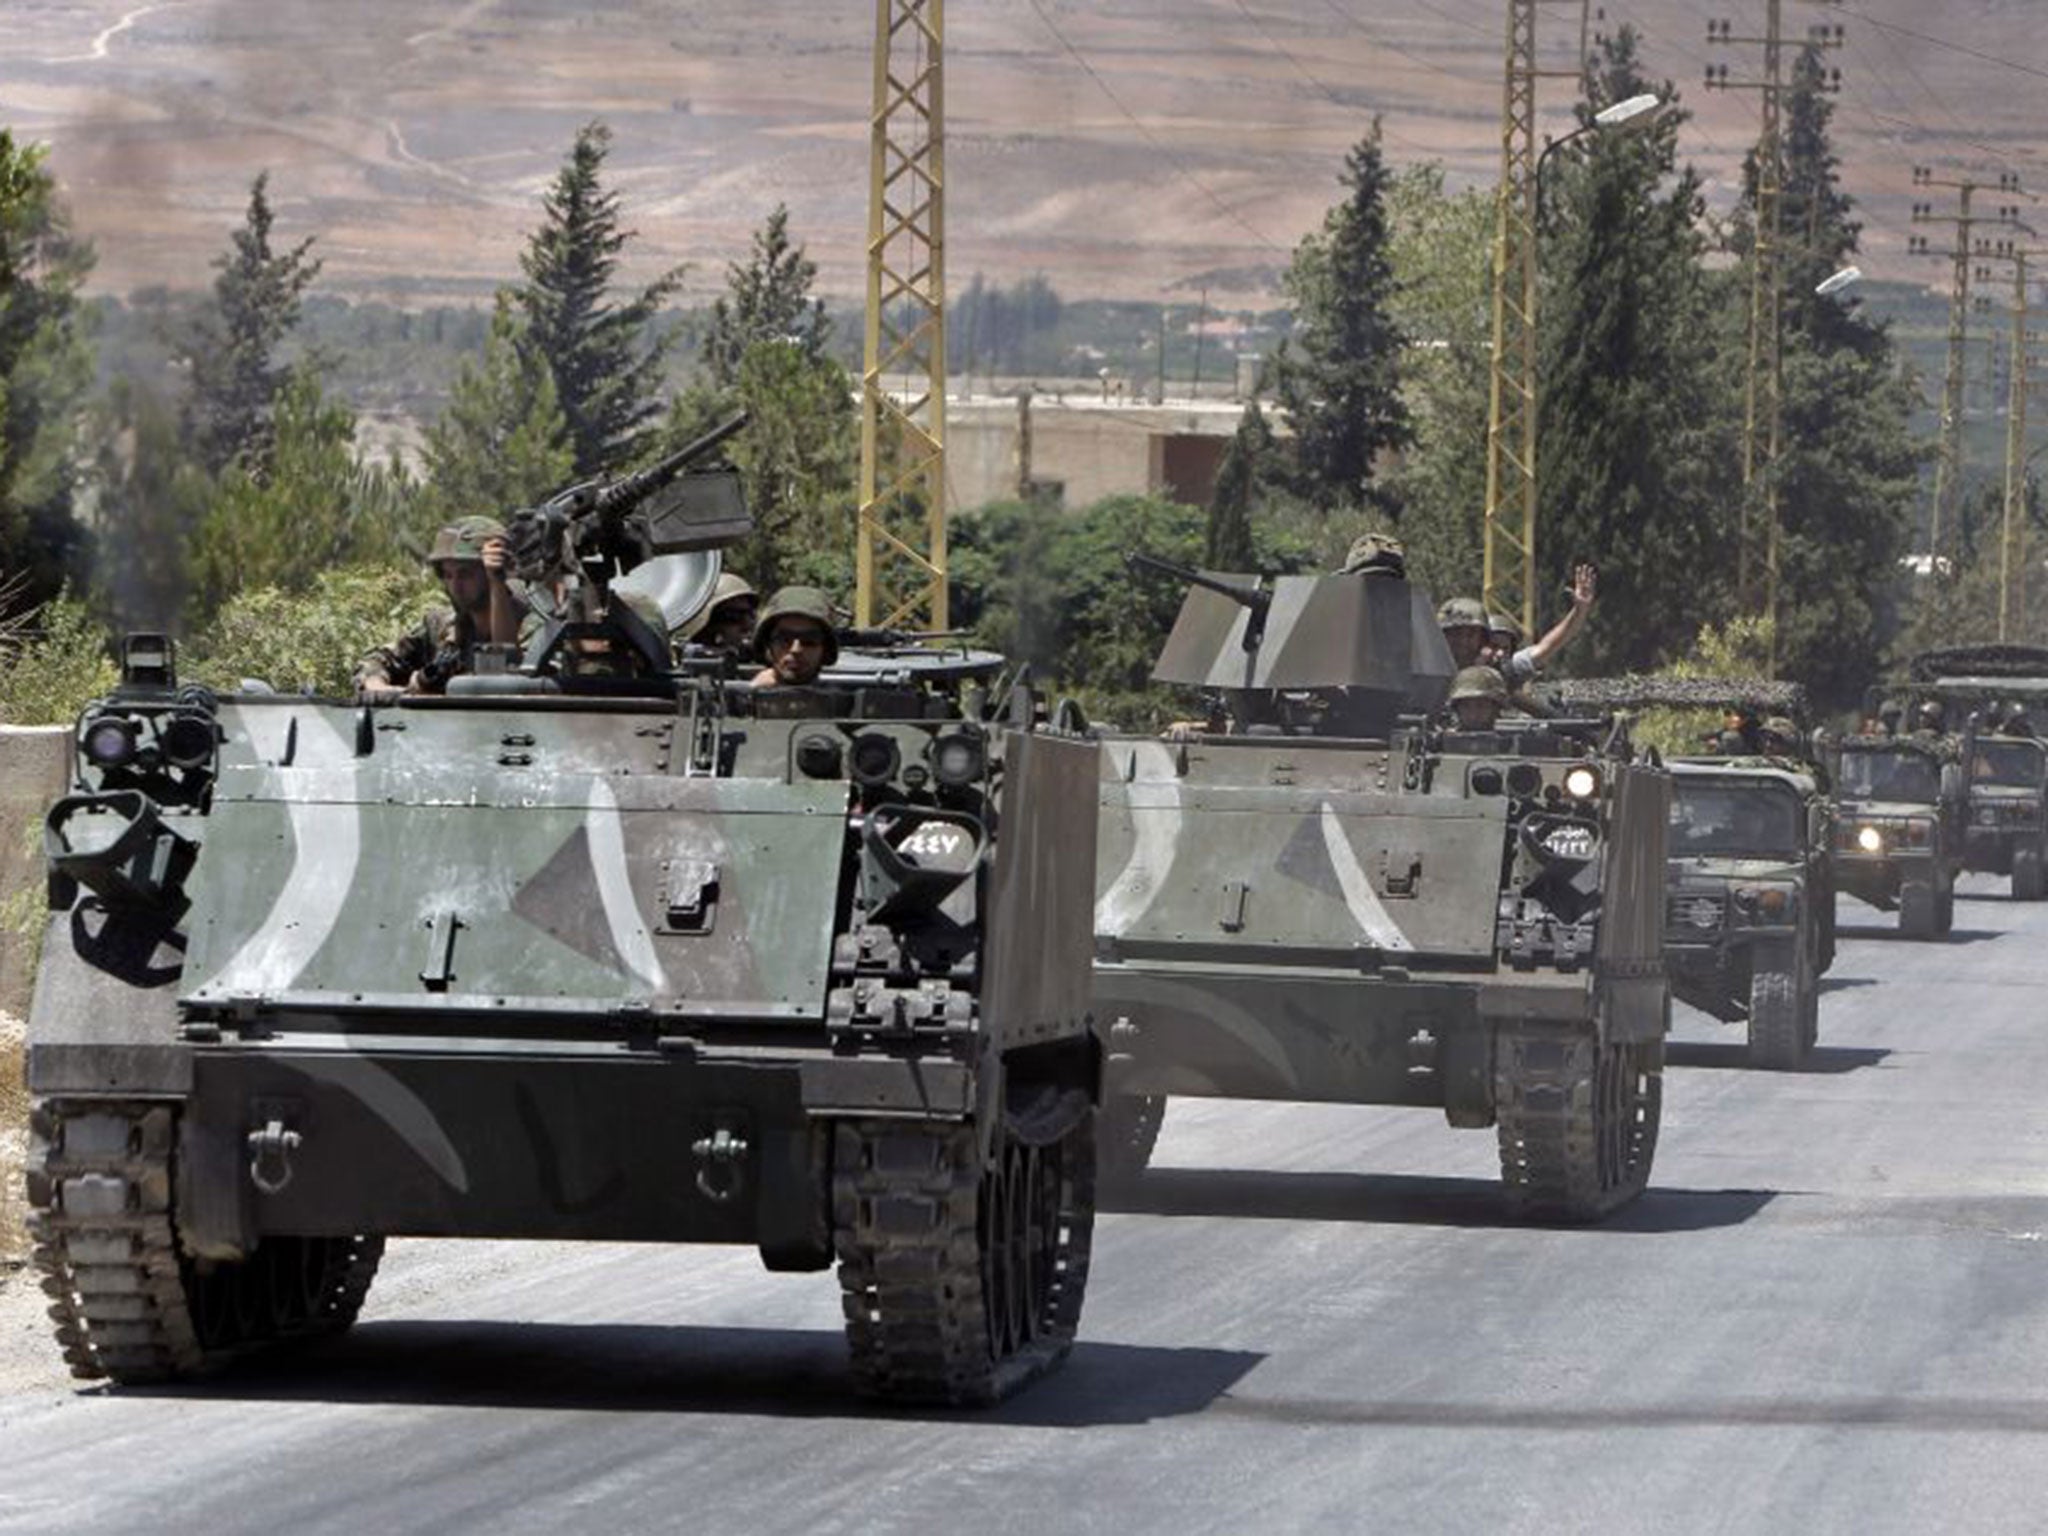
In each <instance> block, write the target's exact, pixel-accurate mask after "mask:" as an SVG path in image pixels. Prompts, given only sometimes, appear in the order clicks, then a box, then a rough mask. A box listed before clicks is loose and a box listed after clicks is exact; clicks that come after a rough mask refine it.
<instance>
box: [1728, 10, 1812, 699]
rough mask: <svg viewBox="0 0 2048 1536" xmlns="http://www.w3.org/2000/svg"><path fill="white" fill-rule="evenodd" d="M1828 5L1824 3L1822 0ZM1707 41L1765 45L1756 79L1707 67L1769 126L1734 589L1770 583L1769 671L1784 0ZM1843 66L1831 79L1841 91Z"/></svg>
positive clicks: (1776, 518) (1760, 141) (1759, 190)
mask: <svg viewBox="0 0 2048 1536" xmlns="http://www.w3.org/2000/svg"><path fill="white" fill-rule="evenodd" d="M1824 3H1826V0H1824ZM1844 39H1845V33H1844V31H1843V29H1842V27H1841V26H1840V25H1839V24H1837V25H1832V26H1830V25H1826V24H1821V25H1816V26H1813V27H1811V28H1809V29H1808V31H1807V37H1806V44H1805V46H1807V47H1809V48H1839V47H1841V46H1842V43H1843V41H1844ZM1707 42H1708V44H1709V45H1710V46H1718V47H1761V48H1762V49H1763V69H1762V71H1761V73H1760V74H1759V75H1758V76H1757V77H1756V78H1755V79H1747V78H1743V77H1741V76H1736V77H1732V78H1731V76H1730V75H1729V72H1728V66H1727V65H1726V64H1709V65H1708V66H1707V89H1708V90H1710V91H1755V92H1756V93H1757V97H1758V99H1759V101H1760V102H1761V103H1762V126H1761V130H1760V132H1759V134H1758V137H1757V148H1756V229H1755V232H1754V237H1753V241H1752V248H1751V252H1750V262H1749V358H1748V368H1747V371H1746V374H1745V378H1744V385H1743V398H1742V523H1741V534H1740V538H1739V541H1738V544H1737V558H1736V590H1737V594H1738V598H1739V601H1740V602H1741V604H1742V606H1743V607H1744V608H1746V609H1747V608H1752V607H1755V606H1757V586H1758V584H1759V582H1758V578H1759V574H1760V575H1761V578H1762V580H1761V585H1762V587H1763V594H1762V605H1761V610H1760V611H1761V612H1762V614H1763V616H1764V617H1765V618H1766V619H1768V620H1770V621H1771V622H1770V626H1769V639H1768V640H1767V642H1766V645H1767V670H1768V671H1769V672H1770V673H1771V674H1773V675H1775V673H1776V671H1777V658H1778V640H1777V617H1778V551H1779V545H1780V542H1781V539H1782V533H1783V519H1782V517H1781V515H1780V508H1779V502H1778V497H1779V485H1778V478H1779V477H1778V461H1779V458H1780V455H1781V452H1782V450H1783V447H1784V433H1785V360H1784V340H1785V272H1784V246H1785V238H1784V237H1785V231H1784V191H1785V138H1784V130H1783V121H1784V97H1785V94H1786V93H1787V92H1788V91H1789V90H1790V89H1791V86H1790V85H1788V84H1787V83H1786V80H1785V49H1786V42H1785V34H1784V3H1783V0H1766V4H1765V8H1764V30H1763V34H1762V35H1761V36H1756V37H1752V36H1747V35H1739V34H1737V32H1736V31H1735V23H1734V22H1732V21H1728V20H1724V19H1718V18H1717V19H1715V20H1711V21H1709V22H1708V23H1707ZM1841 84H1842V72H1841V71H1840V70H1835V71H1834V72H1833V73H1832V75H1831V77H1830V79H1829V83H1828V88H1829V89H1831V90H1840V89H1841Z"/></svg>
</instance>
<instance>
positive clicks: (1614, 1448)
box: [0, 886, 2048, 1536]
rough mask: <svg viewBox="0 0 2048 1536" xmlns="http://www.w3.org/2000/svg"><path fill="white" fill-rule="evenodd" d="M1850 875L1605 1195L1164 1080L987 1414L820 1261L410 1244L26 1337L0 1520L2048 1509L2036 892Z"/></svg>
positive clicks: (394, 1523) (1660, 1518) (1868, 1527)
mask: <svg viewBox="0 0 2048 1536" xmlns="http://www.w3.org/2000/svg"><path fill="white" fill-rule="evenodd" d="M1842 915H1843V919H1844V921H1845V923H1847V924H1850V925H1852V926H1851V927H1850V928H1849V930H1848V937H1847V941H1846V942H1845V944H1844V945H1843V949H1842V955H1841V959H1840V962H1839V964H1838V966H1837V968H1836V970H1835V973H1834V975H1833V976H1832V978H1831V979H1830V981H1829V990H1828V992H1827V996H1826V999H1825V1002H1824V1004H1823V1008H1822V1017H1821V1042H1822V1049H1821V1052H1820V1054H1819V1056H1818V1058H1817V1061H1816V1070H1814V1071H1812V1072H1810V1073H1807V1074H1803V1075H1798V1076H1777V1075H1767V1074H1761V1073H1756V1072H1750V1071H1747V1070H1745V1069H1744V1068H1743V1067H1742V1065H1741V1061H1740V1051H1739V1039H1738V1035H1737V1032H1736V1031H1734V1030H1728V1029H1724V1028H1723V1027H1721V1026H1719V1025H1715V1024H1713V1023H1711V1022H1710V1021H1707V1020H1704V1019H1701V1018H1697V1017H1694V1016H1685V1017H1683V1018H1682V1019H1681V1023H1680V1027H1679V1032H1678V1035H1677V1037H1676V1038H1675V1040H1674V1043H1673V1046H1672V1052H1671V1054H1672V1058H1673V1065H1672V1069H1671V1071H1670V1074H1669V1076H1668V1077H1667V1079H1666V1083H1667V1087H1666V1098H1667V1104H1666V1113H1665V1120H1664V1138H1663V1142H1662V1145H1661V1147H1660V1149H1659V1151H1658V1154H1657V1163H1656V1170H1655V1175H1654V1177H1653V1179H1652V1188H1651V1190H1650V1192H1649V1194H1648V1195H1647V1196H1646V1197H1645V1198H1644V1199H1643V1200H1642V1201H1640V1202H1639V1203H1638V1204H1637V1205H1636V1206H1635V1207H1633V1208H1632V1209H1631V1210H1630V1211H1629V1212H1628V1213H1626V1214H1625V1215H1624V1216H1623V1217H1622V1218H1621V1219H1619V1220H1618V1221H1616V1222H1613V1223H1611V1224H1609V1225H1608V1226H1606V1227H1603V1228H1598V1229H1586V1230H1545V1229H1541V1228H1531V1227H1520V1226H1515V1225H1512V1224H1509V1223H1508V1222H1506V1221H1504V1220H1503V1219H1502V1218H1501V1216H1500V1213H1499V1206H1498V1203H1497V1199H1496V1194H1495V1186H1494V1161H1493V1159H1494V1153H1493V1137H1492V1133H1491V1132H1454V1131H1452V1130H1450V1129H1448V1128H1447V1127H1446V1126H1445V1125H1444V1124H1443V1123H1442V1121H1441V1119H1440V1118H1439V1117H1436V1116H1433V1115H1431V1114H1429V1113H1426V1112H1423V1111H1380V1110H1353V1109H1322V1108H1297V1107H1291V1106H1267V1105H1260V1106H1254V1105H1241V1104H1225V1103H1206V1104H1205V1103H1195V1102H1188V1101H1182V1102H1179V1103H1177V1104H1176V1105H1175V1106H1174V1109H1173V1112H1172V1113H1171V1114H1170V1116H1169V1117H1168V1121H1167V1128H1166V1132H1165V1135H1164V1137H1163V1138H1162V1141H1161V1146H1160V1157H1159V1166H1158V1167H1157V1168H1156V1169H1155V1171H1154V1172H1153V1173H1152V1174H1151V1175H1150V1176H1149V1177H1148V1179H1147V1181H1146V1183H1145V1185H1144V1186H1143V1188H1142V1190H1141V1191H1140V1193H1139V1195H1138V1196H1137V1197H1136V1198H1135V1199H1134V1200H1132V1201H1130V1202H1128V1204H1127V1207H1126V1208H1124V1209H1122V1210H1119V1211H1117V1212H1115V1213H1112V1214H1109V1215H1107V1216H1106V1217H1105V1218H1104V1220H1103V1222H1102V1225H1101V1228H1100V1231H1099V1235H1098V1240H1097V1250H1096V1264H1095V1269H1094V1274H1093V1278H1092V1281H1091V1285H1090V1290H1089V1295H1088V1303H1087V1310H1086V1314H1085V1316H1084V1318H1083V1322H1082V1333H1083V1341H1082V1343H1081V1344H1080V1345H1079V1346H1078V1347H1077V1349H1076V1350H1075V1353H1074V1356H1073V1358H1072V1360H1071V1361H1070V1362H1069V1364H1068V1366H1067V1369H1066V1370H1065V1371H1064V1373H1062V1374H1061V1375H1060V1376H1058V1377H1056V1378H1054V1379H1052V1380H1050V1381H1047V1382H1045V1383H1042V1384H1041V1385H1039V1386H1038V1387H1036V1388H1034V1389H1032V1390H1031V1391H1029V1392H1028V1393H1026V1394H1025V1395H1023V1396H1022V1397H1020V1398H1018V1399H1016V1400H1014V1401H1013V1402H1012V1403H1010V1404H1009V1405H1006V1406H1005V1407H1004V1408H1003V1409H1001V1410H1000V1411H997V1412H994V1413H988V1414H978V1415H977V1414H961V1415H951V1414H944V1413H908V1412H895V1411H883V1410H876V1409H874V1408H871V1407H869V1406H867V1405H865V1404H863V1403H861V1402H859V1401H858V1400H856V1399H854V1398H852V1397H851V1396H850V1395H849V1392H848V1386H847V1379H846V1374H845V1370H844V1366H843V1363H842V1357H841V1345H840V1337H839V1332H838V1313H837V1305H838V1304H837V1291H836V1287H835V1285H834V1284H833V1282H832V1280H831V1278H830V1277H829V1276H826V1275H814V1276H771V1275H767V1274H764V1273H763V1272H762V1271H761V1270H760V1268H759V1266H758V1264H757V1262H756V1261H755V1260H754V1258H753V1257H752V1255H751V1254H750V1253H740V1252H725V1251H720V1250H708V1249H706V1250H690V1249H685V1250H674V1251H670V1250H659V1249H638V1248H616V1247H606V1248H596V1249H593V1248H575V1247H553V1246H542V1245H496V1246H490V1245H478V1244H440V1245H429V1244H419V1243H412V1244H396V1245H394V1246H393V1250H392V1253H391V1255H390V1256H389V1257H388V1258H387V1260H386V1267H385V1273H384V1275H383V1276H382V1277H380V1279H379V1282H378V1288H377V1290H376V1291H374V1292H373V1293H372V1296H371V1300H370V1305H369V1307H368V1309H367V1311H366V1313H365V1316H364V1321H363V1323H362V1324H361V1325H360V1326H359V1327H358V1329H357V1330H356V1331H355V1332H354V1333H353V1334H352V1335H350V1336H349V1337H348V1338H346V1339H345V1340H341V1341H338V1342H336V1343H335V1344H333V1345H330V1346H328V1347H327V1348H325V1349H324V1350H323V1351H322V1352H320V1353H319V1354H317V1355H315V1356H313V1357H311V1358H310V1359H302V1360H301V1361H300V1362H299V1363H298V1364H297V1365H295V1366H294V1368H293V1369H291V1370H290V1371H286V1370H284V1369H281V1368H278V1367H274V1366H273V1367H269V1368H265V1369H260V1370H244V1371H242V1372H239V1373H237V1374H234V1375H232V1376H229V1377H227V1378H224V1379H222V1380H220V1381H217V1382H214V1383H212V1384H209V1385H207V1386H205V1387H204V1388H198V1389H179V1390H176V1391H167V1392H162V1393H140V1392H128V1393H119V1394H115V1393H107V1392H102V1391H86V1392H83V1393H74V1392H72V1391H71V1390H69V1389H67V1388H64V1387H62V1386H58V1385H56V1384H55V1383H54V1382H51V1381H50V1380H49V1379H48V1378H47V1376H45V1377H44V1378H43V1379H42V1380H41V1381H38V1380H37V1379H36V1377H35V1373H34V1372H31V1373H29V1376H28V1377H27V1378H26V1379H24V1378H23V1377H22V1376H21V1374H20V1372H18V1371H17V1372H16V1373H15V1375H14V1376H13V1377H12V1378H11V1379H12V1380H13V1381H14V1386H13V1388H12V1390H10V1391H9V1392H8V1393H7V1394H6V1395H5V1396H0V1445H4V1446H5V1448H6V1453H5V1460H4V1470H0V1530H5V1531H15V1530H22V1531H38V1532H49V1531H57V1530H92V1531H106V1532H134V1531H147V1530H150V1529H153V1528H163V1529H169V1530H178V1531H204V1532H207V1533H209V1536H224V1533H228V1532H239V1531H261V1532H264V1533H266V1536H279V1533H296V1532H302V1531H351V1532H354V1531H363V1530H374V1531H392V1530H413V1529H442V1530H468V1529H486V1528H488V1529H491V1530H493V1531H549V1532H555V1531H569V1530H595V1529H606V1530H617V1531H641V1530H692V1531H707V1530H715V1529H719V1528H725V1529H729V1530H734V1531H741V1532H746V1533H748V1536H753V1533H759V1532H774V1531H803V1532H826V1531H841V1530H846V1531H870V1530H909V1531H942V1530H943V1531H957V1530H971V1531H974V1532H976V1536H980V1533H982V1532H994V1531H1011V1530H1025V1531H1047V1530H1061V1531H1068V1530H1072V1531H1111V1532H1115V1533H1117V1536H1131V1533H1135V1532H1145V1531H1155V1530H1171V1531H1173V1532H1174V1533H1175V1536H1189V1533H1194V1532H1208V1531H1217V1532H1226V1531H1227V1532H1242V1531H1247V1530H1262V1531H1294V1530H1328V1531H1360V1530H1380V1531H1399V1532H1409V1531H1439V1530H1441V1531H1471V1530H1482V1529H1483V1530H1489V1531H1496V1530H1499V1531H1541V1532H1546V1533H1549V1532H1559V1531H1577V1530H1588V1531H1592V1530H1597V1531H1638V1530H1640V1531H1656V1532H1660V1533H1661V1532H1667V1531H1673V1530H1684V1531H1731V1532H1735V1531H1741V1532H1747V1531H1774V1530H1795V1529H1796V1530H1798V1531H1801V1532H1826V1531H1843V1532H1848V1531H1855V1532H1859V1533H1861V1532H1887V1531H1900V1532H1907V1531H1910V1532H1925V1531H1968V1532H1979V1531H2038V1530H2040V1529H2042V1528H2043V1526H2044V1525H2048V1008H2044V999H2048V905H2043V906H2032V907H2021V906H2015V905H2013V904H2011V903H2009V902H2007V901H2006V900H2004V899H2003V897H2002V896H2000V895H1995V894H1993V893H1992V891H1991V888H1990V887H1988V886H1986V887H1984V888H1983V889H1982V890H1981V891H1974V892H1973V894H1971V895H1970V896H1969V897H1968V898H1967V899H1965V900H1964V901H1963V902H1961V903H1960V904H1959V906H1958V909H1957V918H1956V933H1955V936H1954V938H1953V940H1952V941H1951V942H1949V943H1946V944H1909V943H1905V942H1903V941H1900V940H1898V939H1895V938H1893V937H1891V936H1890V935H1889V933H1888V932H1887V931H1886V928H1885V927H1881V926H1877V925H1876V920H1875V916H1874V914H1872V913H1870V912H1869V911H1868V909H1865V908H1862V907H1859V906H1855V905H1853V904H1851V903H1847V902H1845V903H1844V905H1843V909H1842ZM15 1284H16V1286H17V1288H18V1285H19V1282H18V1281H17V1282H15ZM11 1315H12V1316H13V1317H15V1318H16V1319H17V1320H18V1319H19V1317H20V1311H19V1306H18V1304H17V1306H16V1308H15V1310H14V1312H13V1313H12V1314H11ZM9 1347H10V1348H18V1346H9Z"/></svg>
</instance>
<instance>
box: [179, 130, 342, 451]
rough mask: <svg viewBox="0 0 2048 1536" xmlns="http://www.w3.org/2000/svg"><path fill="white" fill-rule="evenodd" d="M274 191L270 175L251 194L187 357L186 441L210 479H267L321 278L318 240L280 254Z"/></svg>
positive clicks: (219, 260)
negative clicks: (297, 348)
mask: <svg viewBox="0 0 2048 1536" xmlns="http://www.w3.org/2000/svg"><path fill="white" fill-rule="evenodd" d="M269 184H270V173H269V172H267V171H266V172H264V173H263V174H262V175H260V176H258V177H257V178H256V180H255V182H254V184H253V185H251V187H250V188H249V207H248V211H247V212H246V214H244V216H243V220H242V226H241V228H239V229H237V230H235V231H234V233H233V235H232V236H231V237H230V238H231V241H232V244H231V247H230V249H229V250H228V251H227V253H226V254H224V255H222V256H218V257H216V258H215V259H214V263H213V265H214V268H215V270H216V271H218V272H219V274H220V275H219V276H218V277H216V278H215V279H214V283H213V302H212V303H211V304H210V305H209V306H208V307H207V308H206V309H205V310H204V311H203V312H202V313H201V315H200V316H199V318H198V319H197V320H196V321H195V323H194V325H193V327H192V330H191V332H190V334H189V335H188V336H187V337H186V338H185V341H184V345H183V348H182V360H183V361H184V363H185V364H186V366H187V368H188V369H189V370H190V378H191V393H190V395H189V396H188V397H187V399H186V406H185V428H186V435H187V438H188V439H189V440H190V442H191V443H192V444H193V446H194V447H195V448H196V450H197V452H198V457H199V462H200V463H201V464H202V465H203V466H204V467H205V469H206V471H207V473H208V474H213V475H218V474H220V473H221V472H222V471H223V470H225V469H226V468H227V467H228V466H229V465H231V464H236V465H240V466H241V467H242V468H243V469H245V470H247V471H249V472H250V473H251V474H254V475H257V476H259V477H260V476H262V475H263V474H265V473H267V472H268V469H269V461H270V453H271V449H272V446H273V443H274V439H275V432H276V425H275V421H274V415H275V410H276V405H277V399H278V396H279V394H280V393H281V392H282V391H283V389H284V387H285V383H286V381H287V380H288V379H289V378H290V377H291V367H290V365H289V364H287V363H285V362H283V361H281V360H280V359H279V356H278V353H279V349H280V348H281V346H282V345H283V343H284V340H285V338H286V337H287V336H289V335H290V334H291V332H292V330H293V329H294V328H295V327H296V326H297V325H298V323H299V314H300V306H301V303H302V301H303V299H304V296H305V292H306V289H307V288H308V287H309V286H310V285H311V284H312V282H313V279H314V278H316V277H317V276H319V274H320V263H319V262H317V261H313V260H310V259H308V256H307V252H308V251H310V250H311V249H312V245H313V241H312V239H311V237H310V236H309V237H308V238H306V239H304V240H301V241H300V242H299V243H298V244H297V245H295V246H293V247H292V248H291V249H290V250H287V251H279V250H276V249H275V248H274V247H273V246H272V245H271V240H270V232H271V228H272V225H273V224H274V222H275V216H274V215H273V214H272V212H271V208H270V197H269Z"/></svg>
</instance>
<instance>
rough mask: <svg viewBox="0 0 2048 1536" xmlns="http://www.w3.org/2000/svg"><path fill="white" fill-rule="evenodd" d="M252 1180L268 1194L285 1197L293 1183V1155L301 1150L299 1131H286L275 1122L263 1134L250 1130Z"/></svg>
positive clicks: (281, 1123)
mask: <svg viewBox="0 0 2048 1536" xmlns="http://www.w3.org/2000/svg"><path fill="white" fill-rule="evenodd" d="M247 1139H248V1143H249V1177H250V1179H251V1180H252V1181H253V1182H254V1183H255V1185H256V1187H257V1188H258V1189H260V1190H262V1191H263V1193H264V1194H266V1195H276V1194H282V1193H283V1192H284V1187H285V1186H286V1185H287V1184H289V1183H291V1181H292V1154H293V1153H294V1152H296V1151H298V1150H299V1142H300V1140H301V1138H300V1136H299V1133H298V1132H297V1131H291V1130H286V1129H285V1124H284V1122H283V1121H282V1120H272V1121H270V1122H269V1123H268V1124H267V1125H265V1126H264V1127H263V1129H262V1130H260V1131H251V1132H250V1133H249V1135H248V1138H247Z"/></svg>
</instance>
